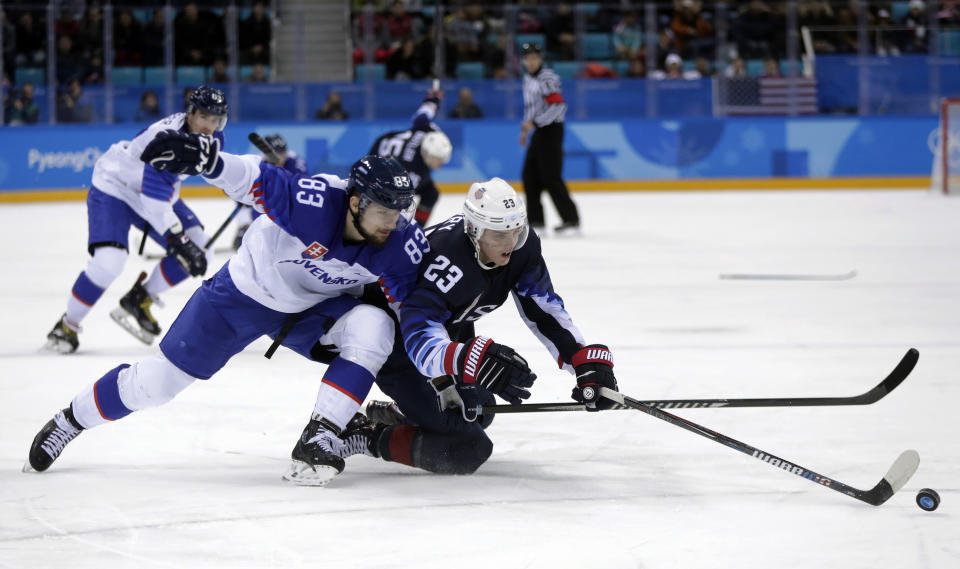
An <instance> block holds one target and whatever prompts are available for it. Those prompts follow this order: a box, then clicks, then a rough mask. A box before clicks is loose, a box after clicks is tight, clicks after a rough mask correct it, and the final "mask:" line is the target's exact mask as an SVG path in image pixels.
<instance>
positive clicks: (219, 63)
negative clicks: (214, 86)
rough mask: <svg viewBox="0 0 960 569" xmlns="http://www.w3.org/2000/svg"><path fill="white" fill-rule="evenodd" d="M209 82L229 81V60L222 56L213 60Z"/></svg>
mask: <svg viewBox="0 0 960 569" xmlns="http://www.w3.org/2000/svg"><path fill="white" fill-rule="evenodd" d="M207 82H208V83H229V82H230V74H229V73H227V62H226V61H224V60H223V59H222V58H218V59H215V60H214V61H213V68H212V69H211V70H210V77H209V78H208V79H207Z"/></svg>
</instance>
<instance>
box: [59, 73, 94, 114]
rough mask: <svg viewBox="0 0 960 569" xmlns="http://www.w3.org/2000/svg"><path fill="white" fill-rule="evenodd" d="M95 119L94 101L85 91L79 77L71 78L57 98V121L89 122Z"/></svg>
mask: <svg viewBox="0 0 960 569" xmlns="http://www.w3.org/2000/svg"><path fill="white" fill-rule="evenodd" d="M92 121H93V103H92V102H91V101H90V97H89V96H87V95H86V94H85V93H84V92H83V86H82V85H81V84H80V80H79V79H71V80H70V84H69V86H68V87H67V89H66V90H65V91H64V92H62V93H61V94H60V97H59V98H58V99H57V122H61V123H88V122H92Z"/></svg>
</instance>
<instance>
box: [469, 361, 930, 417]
mask: <svg viewBox="0 0 960 569" xmlns="http://www.w3.org/2000/svg"><path fill="white" fill-rule="evenodd" d="M919 358H920V352H918V351H917V349H916V348H910V349H909V350H907V353H906V354H904V356H903V357H902V358H901V359H900V362H899V363H898V364H897V367H895V368H893V371H891V372H890V375H888V376H887V377H886V378H884V380H883V381H881V382H880V383H878V384H877V385H875V386H874V387H873V388H872V389H870V390H869V391H866V392H864V393H861V394H860V395H853V396H850V397H772V398H762V399H657V400H651V401H642V402H641V403H643V404H644V405H649V406H651V407H656V408H657V409H702V408H711V409H713V408H718V407H724V408H726V407H820V406H832V405H870V404H871V403H876V402H877V401H880V400H881V399H883V398H884V397H886V395H887V394H888V393H890V392H891V391H893V390H894V389H896V388H897V386H898V385H900V384H901V383H903V380H905V379H907V376H909V375H910V372H912V371H913V368H914V366H916V365H917V360H918V359H919ZM618 409H626V407H618ZM583 410H584V406H583V405H582V404H580V403H575V402H569V403H524V404H523V405H487V406H485V407H484V408H483V412H484V413H552V412H556V411H583Z"/></svg>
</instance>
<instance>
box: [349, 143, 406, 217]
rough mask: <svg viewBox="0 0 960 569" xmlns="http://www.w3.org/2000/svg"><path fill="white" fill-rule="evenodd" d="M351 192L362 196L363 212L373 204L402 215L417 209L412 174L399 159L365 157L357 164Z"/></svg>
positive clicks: (352, 168)
mask: <svg viewBox="0 0 960 569" xmlns="http://www.w3.org/2000/svg"><path fill="white" fill-rule="evenodd" d="M347 191H348V192H349V193H351V194H357V195H358V196H360V209H361V211H362V210H363V209H364V208H365V207H366V206H367V205H369V204H370V202H375V203H378V204H380V205H382V206H383V207H386V208H389V209H398V210H400V211H406V210H408V209H410V206H412V205H413V196H414V191H413V182H412V181H411V180H410V174H408V173H407V171H406V169H404V167H403V166H401V165H400V163H399V162H397V161H396V160H395V159H393V158H389V157H386V158H385V157H383V156H377V155H375V154H370V155H367V156H364V157H363V158H361V159H360V160H357V161H356V162H355V163H354V164H353V167H351V168H350V179H349V181H348V182H347Z"/></svg>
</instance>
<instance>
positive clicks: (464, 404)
mask: <svg viewBox="0 0 960 569" xmlns="http://www.w3.org/2000/svg"><path fill="white" fill-rule="evenodd" d="M430 385H431V386H433V389H434V391H436V392H437V405H438V406H439V407H440V412H441V413H442V412H443V411H446V410H447V409H459V410H460V414H461V415H463V420H464V421H466V422H468V423H472V422H474V421H476V420H477V415H479V414H480V397H479V396H478V395H479V394H478V393H477V387H476V385H472V386H470V388H469V389H464V388H463V387H461V388H460V389H457V382H456V381H454V379H453V376H451V375H444V376H442V377H435V378H433V379H432V380H431V381H430Z"/></svg>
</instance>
